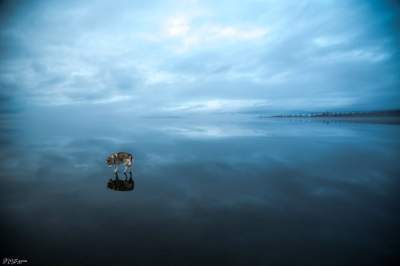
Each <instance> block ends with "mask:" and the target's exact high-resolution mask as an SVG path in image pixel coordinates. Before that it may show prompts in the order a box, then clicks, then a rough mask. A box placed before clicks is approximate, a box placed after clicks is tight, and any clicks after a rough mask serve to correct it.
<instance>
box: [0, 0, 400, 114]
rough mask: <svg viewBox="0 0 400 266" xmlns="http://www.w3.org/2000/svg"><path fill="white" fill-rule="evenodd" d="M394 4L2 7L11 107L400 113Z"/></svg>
mask: <svg viewBox="0 0 400 266" xmlns="http://www.w3.org/2000/svg"><path fill="white" fill-rule="evenodd" d="M395 2H396V1H384V0H381V1H365V0H354V1H353V0H348V1H347V0H346V1H344V0H343V1H334V0H318V1H317V0H316V1H306V0H299V1H292V0H248V1H232V0H226V1H225V0H221V1H211V0H210V1H206V0H205V1H200V0H199V1H196V0H185V1H184V0H181V1H178V0H171V1H161V0H155V1H102V0H100V1H48V0H44V1H18V0H16V1H5V2H4V1H3V2H2V4H1V14H0V23H1V24H0V60H1V61H0V86H1V91H0V104H2V107H1V109H7V110H13V109H18V108H28V107H29V106H36V107H38V106H39V107H40V106H43V107H46V108H50V107H54V108H57V107H60V106H71V107H82V106H95V107H97V106H98V107H100V108H103V107H105V106H107V107H109V106H113V107H114V108H116V109H117V108H121V110H126V111H132V112H136V113H141V114H143V113H144V114H145V113H184V112H225V111H227V112H236V111H238V112H252V111H265V112H268V111H290V110H339V109H340V110H361V109H362V110H364V109H381V108H385V109H387V108H398V107H399V103H400V101H399V100H400V87H399V86H400V74H399V73H400V54H399V51H400V49H399V47H400V32H399V31H400V30H399V29H400V21H399V19H400V18H399V16H400V10H399V5H398V4H396V3H395Z"/></svg>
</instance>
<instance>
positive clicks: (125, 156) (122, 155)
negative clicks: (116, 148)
mask: <svg viewBox="0 0 400 266" xmlns="http://www.w3.org/2000/svg"><path fill="white" fill-rule="evenodd" d="M116 157H117V161H118V162H123V163H128V162H129V163H130V164H131V163H132V161H133V160H134V157H133V155H132V154H130V153H128V152H118V153H117V154H116Z"/></svg>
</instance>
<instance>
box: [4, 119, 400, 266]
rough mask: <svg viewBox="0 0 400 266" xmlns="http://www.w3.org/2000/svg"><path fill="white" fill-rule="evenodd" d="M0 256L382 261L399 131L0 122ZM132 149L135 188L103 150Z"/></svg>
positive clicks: (106, 261)
mask: <svg viewBox="0 0 400 266" xmlns="http://www.w3.org/2000/svg"><path fill="white" fill-rule="evenodd" d="M2 127H3V128H2V134H1V137H0V139H1V143H2V146H1V157H0V160H1V161H0V170H1V172H0V175H1V181H0V182H1V183H0V185H1V186H0V188H1V209H0V210H1V218H2V219H1V226H2V227H1V228H2V237H1V241H2V246H3V247H5V248H3V251H2V254H1V255H2V256H3V258H4V257H11V258H20V259H26V260H28V263H29V265H385V263H391V262H395V261H397V259H398V257H396V256H397V253H399V249H400V248H399V234H398V228H399V221H400V220H399V214H400V212H399V205H398V203H399V201H398V200H399V196H398V195H399V192H400V191H399V188H400V182H399V178H400V175H399V173H400V164H399V161H398V158H400V156H399V155H400V154H399V153H400V149H399V148H400V141H399V138H398V136H399V133H400V126H398V125H385V124H361V123H348V122H346V123H341V122H335V123H326V122H312V121H296V120H274V119H265V118H264V119H262V118H257V117H255V116H251V115H220V116H213V117H201V116H197V117H186V118H184V117H167V118H163V117H138V118H127V117H119V118H115V117H113V116H107V115H98V116H90V115H88V114H85V113H81V114H79V113H78V114H75V115H70V114H63V113H58V114H51V113H46V112H44V113H43V114H40V113H39V114H38V113H36V114H32V115H31V116H27V117H24V116H21V117H20V116H16V117H11V118H9V119H8V120H7V121H6V122H3V124H2ZM114 151H128V152H131V153H133V154H134V155H135V156H136V161H135V166H134V181H135V188H134V190H133V191H125V192H119V191H113V190H111V189H109V188H107V182H108V180H109V179H110V178H112V177H113V175H112V169H110V168H108V167H107V166H106V165H105V162H104V160H105V158H106V157H107V156H108V154H110V153H111V152H114Z"/></svg>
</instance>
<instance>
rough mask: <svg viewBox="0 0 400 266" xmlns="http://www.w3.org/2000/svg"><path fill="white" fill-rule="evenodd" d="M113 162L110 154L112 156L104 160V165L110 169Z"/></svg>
mask: <svg viewBox="0 0 400 266" xmlns="http://www.w3.org/2000/svg"><path fill="white" fill-rule="evenodd" d="M113 162H114V156H113V154H112V155H110V156H108V157H107V159H106V164H107V165H108V167H111V166H112V164H113Z"/></svg>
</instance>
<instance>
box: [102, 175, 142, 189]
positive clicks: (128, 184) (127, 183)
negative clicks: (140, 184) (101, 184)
mask: <svg viewBox="0 0 400 266" xmlns="http://www.w3.org/2000/svg"><path fill="white" fill-rule="evenodd" d="M107 187H108V188H110V189H113V190H118V191H128V190H133V189H134V188H135V181H133V179H132V178H129V179H127V180H120V179H118V178H116V179H110V180H109V181H108V183H107Z"/></svg>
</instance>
